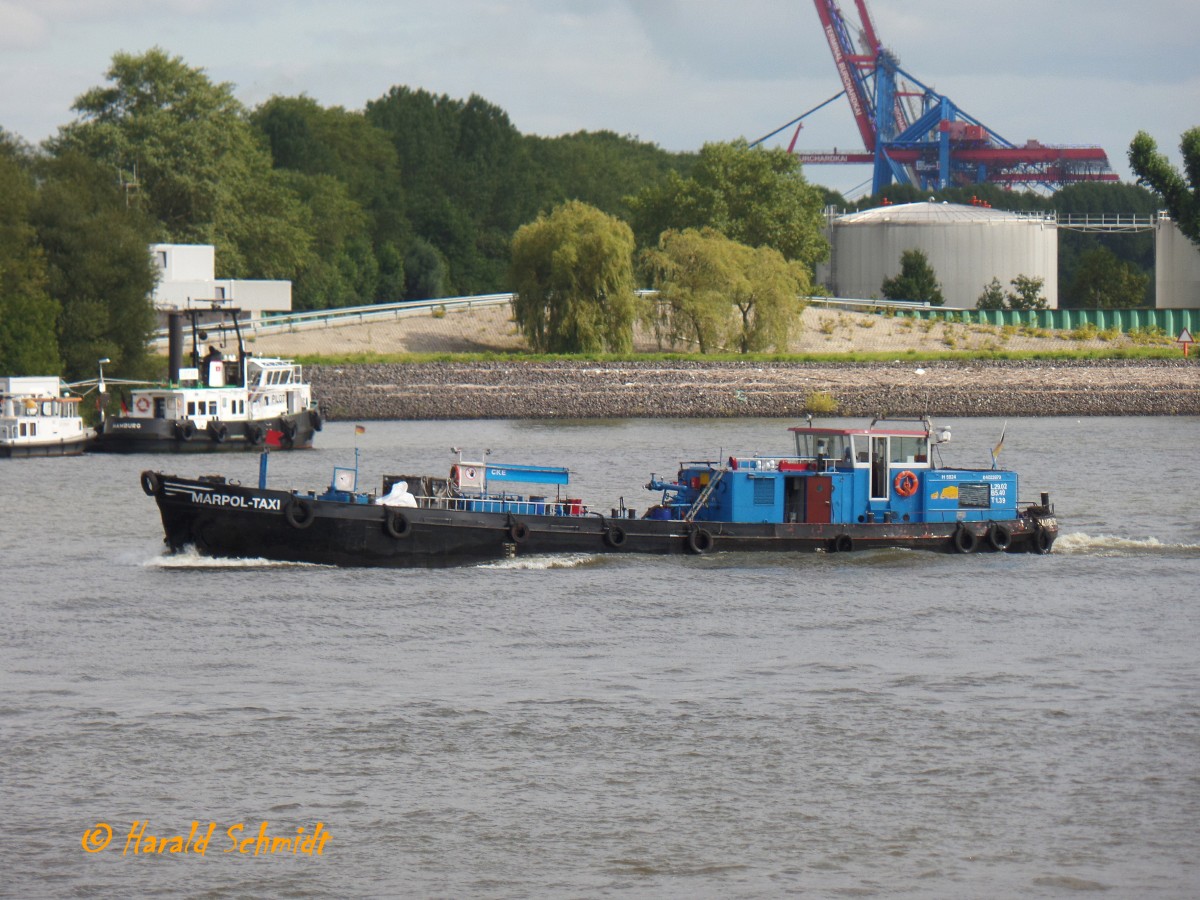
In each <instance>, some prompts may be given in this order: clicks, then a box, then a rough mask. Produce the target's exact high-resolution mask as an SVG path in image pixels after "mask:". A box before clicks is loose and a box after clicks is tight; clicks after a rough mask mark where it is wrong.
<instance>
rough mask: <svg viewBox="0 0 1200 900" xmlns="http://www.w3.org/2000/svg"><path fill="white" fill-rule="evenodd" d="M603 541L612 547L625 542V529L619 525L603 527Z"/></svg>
mask: <svg viewBox="0 0 1200 900" xmlns="http://www.w3.org/2000/svg"><path fill="white" fill-rule="evenodd" d="M604 543H606V544H608V546H610V547H612V548H614V549H615V548H617V547H620V546H621V545H622V544H624V543H625V529H624V528H622V527H621V526H620V525H609V526H608V528H606V529H604Z"/></svg>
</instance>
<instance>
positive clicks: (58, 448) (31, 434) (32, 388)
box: [0, 376, 95, 457]
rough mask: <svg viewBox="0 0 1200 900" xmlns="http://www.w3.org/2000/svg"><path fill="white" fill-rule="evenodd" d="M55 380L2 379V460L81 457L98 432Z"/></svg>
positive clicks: (0, 425) (75, 398)
mask: <svg viewBox="0 0 1200 900" xmlns="http://www.w3.org/2000/svg"><path fill="white" fill-rule="evenodd" d="M80 399H81V398H79V397H73V396H71V395H70V393H69V392H68V390H67V388H66V387H65V386H64V385H63V383H62V381H61V380H60V379H59V378H57V377H55V376H48V377H43V376H29V377H10V378H0V457H22V456H78V455H79V454H81V453H83V450H84V447H85V446H86V444H87V442H88V441H89V440H91V439H92V437H94V435H95V432H94V431H92V429H90V428H87V427H85V426H84V424H83V418H82V416H80V414H79V402H80Z"/></svg>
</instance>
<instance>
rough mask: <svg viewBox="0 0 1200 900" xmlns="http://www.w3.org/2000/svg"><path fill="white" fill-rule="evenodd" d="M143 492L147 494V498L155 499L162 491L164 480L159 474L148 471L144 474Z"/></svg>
mask: <svg viewBox="0 0 1200 900" xmlns="http://www.w3.org/2000/svg"><path fill="white" fill-rule="evenodd" d="M142 490H143V491H145V492H146V496H147V497H155V496H157V495H158V492H159V491H160V490H162V478H160V477H159V474H158V473H157V472H151V471H149V470H146V471H145V472H143V473H142Z"/></svg>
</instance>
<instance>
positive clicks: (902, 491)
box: [893, 469, 920, 497]
mask: <svg viewBox="0 0 1200 900" xmlns="http://www.w3.org/2000/svg"><path fill="white" fill-rule="evenodd" d="M919 484H920V482H918V481H917V476H916V475H914V474H913V473H912V472H910V471H909V470H908V469H905V470H904V471H903V472H901V473H900V474H899V475H897V476H896V480H895V481H894V482H893V485H894V486H895V488H896V493H897V494H898V495H899V496H901V497H911V496H912V495H913V494H915V493H916V492H917V486H918V485H919Z"/></svg>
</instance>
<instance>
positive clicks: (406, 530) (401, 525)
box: [383, 509, 412, 540]
mask: <svg viewBox="0 0 1200 900" xmlns="http://www.w3.org/2000/svg"><path fill="white" fill-rule="evenodd" d="M383 527H384V529H385V530H386V531H387V533H388V534H390V535H391V536H392V537H394V538H396V539H397V540H399V539H400V538H406V537H408V536H409V535H410V534H412V523H411V522H409V521H408V516H406V515H404V513H402V512H400V510H398V509H390V510H388V512H387V515H385V516H384V517H383Z"/></svg>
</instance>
